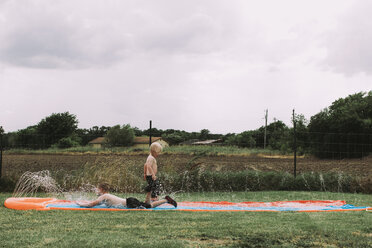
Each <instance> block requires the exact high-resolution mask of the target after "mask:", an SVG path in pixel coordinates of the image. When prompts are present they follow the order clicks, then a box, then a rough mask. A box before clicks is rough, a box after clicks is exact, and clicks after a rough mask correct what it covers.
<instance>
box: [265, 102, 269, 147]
mask: <svg viewBox="0 0 372 248" xmlns="http://www.w3.org/2000/svg"><path fill="white" fill-rule="evenodd" d="M267 112H268V109H266V110H265V135H264V149H266V129H267Z"/></svg>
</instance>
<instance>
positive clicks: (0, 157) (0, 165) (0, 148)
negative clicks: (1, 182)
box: [0, 130, 3, 178]
mask: <svg viewBox="0 0 372 248" xmlns="http://www.w3.org/2000/svg"><path fill="white" fill-rule="evenodd" d="M2 170H3V133H2V132H1V130H0V178H1V177H2V174H1V172H2Z"/></svg>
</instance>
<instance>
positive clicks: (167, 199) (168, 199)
mask: <svg viewBox="0 0 372 248" xmlns="http://www.w3.org/2000/svg"><path fill="white" fill-rule="evenodd" d="M164 203H169V204H171V205H173V206H174V207H175V208H176V207H177V202H176V201H175V200H173V199H172V198H171V197H169V196H168V195H167V196H166V197H165V199H162V200H159V201H155V202H153V203H151V207H152V208H155V207H157V206H160V205H162V204H164Z"/></svg>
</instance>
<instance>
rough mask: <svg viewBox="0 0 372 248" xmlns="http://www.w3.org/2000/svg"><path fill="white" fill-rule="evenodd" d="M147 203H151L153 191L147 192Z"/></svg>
mask: <svg viewBox="0 0 372 248" xmlns="http://www.w3.org/2000/svg"><path fill="white" fill-rule="evenodd" d="M145 203H147V204H151V192H147V193H146V199H145Z"/></svg>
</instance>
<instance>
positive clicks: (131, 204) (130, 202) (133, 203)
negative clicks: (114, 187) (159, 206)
mask: <svg viewBox="0 0 372 248" xmlns="http://www.w3.org/2000/svg"><path fill="white" fill-rule="evenodd" d="M127 207H128V208H151V205H150V204H148V203H145V202H140V201H139V200H138V199H136V198H133V197H129V198H127Z"/></svg>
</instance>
